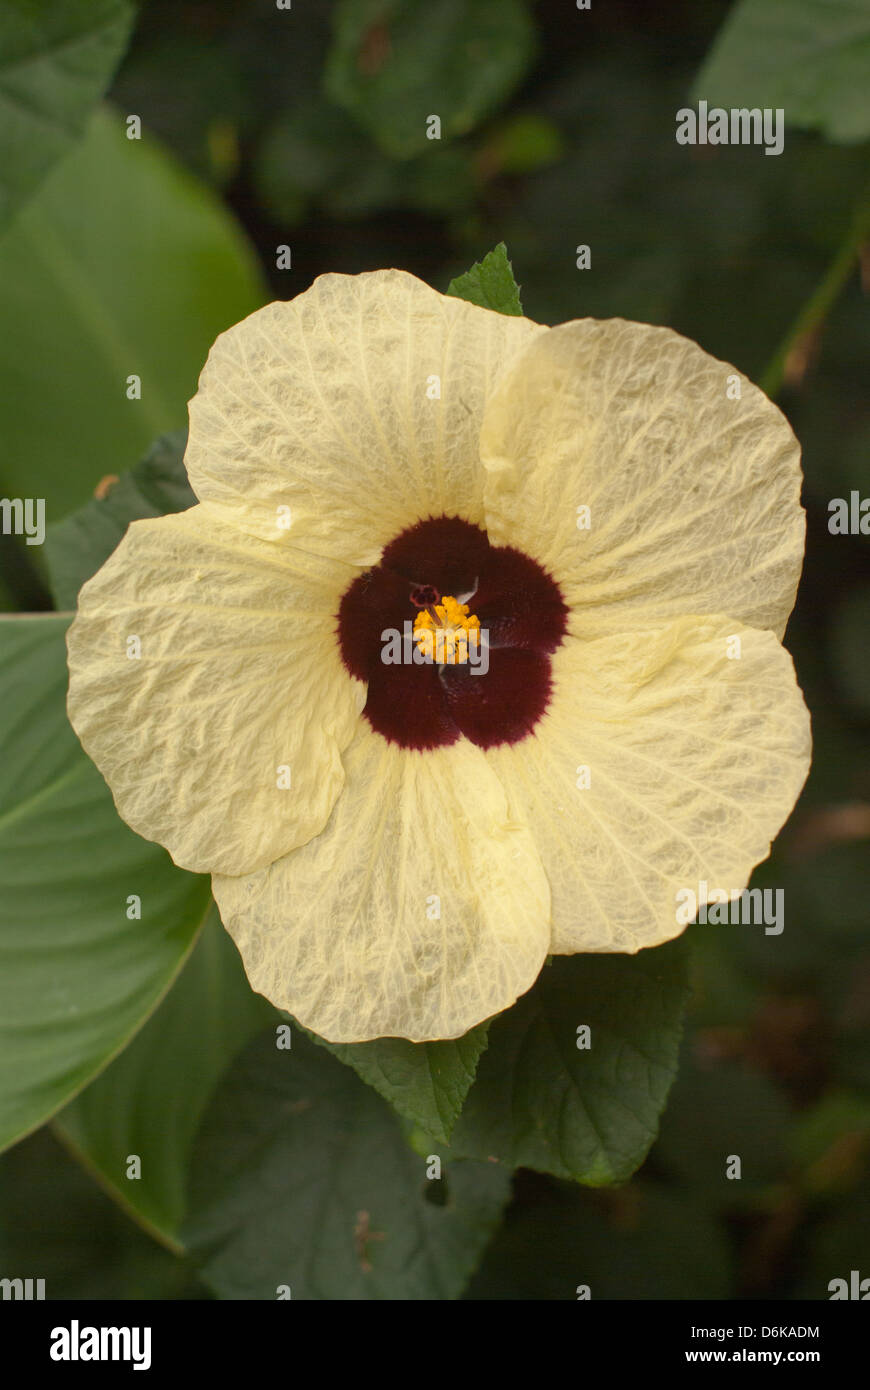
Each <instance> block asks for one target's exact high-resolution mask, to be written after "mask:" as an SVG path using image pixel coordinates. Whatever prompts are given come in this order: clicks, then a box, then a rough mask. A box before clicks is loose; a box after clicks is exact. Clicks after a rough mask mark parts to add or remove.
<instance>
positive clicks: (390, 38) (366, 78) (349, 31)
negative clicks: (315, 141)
mask: <svg viewBox="0 0 870 1390" xmlns="http://www.w3.org/2000/svg"><path fill="white" fill-rule="evenodd" d="M333 23H334V32H335V39H334V43H333V47H332V50H331V52H330V55H329V59H328V61H327V65H326V90H327V92H328V94H329V96H331V97H332V99H333V100H334V101H337V102H338V103H339V104H340V105H342V106H344V107H346V108H347V110H348V111H350V112H351V114H352V115H354V116H355V117H356V119H357V120H358V121H359V122H360V124H361V125H364V126H365V127H366V128H367V129H368V130H369V132H370V133H371V134H372V136H373V137H374V139H375V140H376V141H377V143H378V144H379V145H380V147H381V149H383V150H384V151H385V153H386V154H389V155H392V156H393V157H394V158H399V159H406V158H408V157H409V156H410V155H413V154H417V153H418V152H419V151H421V150H424V149H426V148H427V147H431V145H432V143H433V142H432V140H431V139H430V138H429V137H428V136H427V133H426V132H427V120H428V118H429V117H430V116H438V117H439V118H440V120H441V136H442V138H444V139H447V138H448V137H449V136H452V135H465V134H466V132H467V131H469V130H471V129H472V128H473V127H474V126H476V125H477V124H478V122H479V121H481V120H483V119H484V117H486V116H488V115H490V114H491V113H492V112H493V111H494V110H495V109H496V108H497V107H498V106H499V105H500V103H501V102H502V101H504V99H505V98H506V97H507V96H509V95H510V93H511V92H512V91H513V89H514V87H515V86H516V85H517V83H518V82H519V81H520V78H521V77H522V76H523V74H524V72H525V71H526V68H527V67H528V64H529V61H530V59H531V56H532V52H533V50H534V37H535V36H534V27H533V25H532V21H531V18H530V16H529V12H528V8H527V6H526V4H525V0H475V3H474V4H473V5H468V4H466V3H465V0H340V3H339V4H338V6H337V7H336V10H335V16H334V21H333Z"/></svg>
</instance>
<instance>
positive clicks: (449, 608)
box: [414, 594, 480, 666]
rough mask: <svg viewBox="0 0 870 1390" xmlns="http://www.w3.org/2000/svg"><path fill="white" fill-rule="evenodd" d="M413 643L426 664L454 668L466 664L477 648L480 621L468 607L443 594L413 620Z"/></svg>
mask: <svg viewBox="0 0 870 1390" xmlns="http://www.w3.org/2000/svg"><path fill="white" fill-rule="evenodd" d="M414 641H415V642H416V643H417V646H418V647H419V649H420V651H421V652H422V653H423V655H424V656H425V657H426V658H427V659H428V660H429V661H435V662H437V664H438V665H439V666H455V665H458V664H461V663H463V662H467V661H468V650H469V643H470V644H471V648H472V651H479V649H480V619H479V618H478V617H476V616H475V614H474V613H469V611H468V604H467V603H460V602H459V601H458V600H457V599H455V598H453V597H452V596H451V595H450V594H445V596H444V598H442V600H441V602H440V603H435V604H428V605H427V606H426V608H424V609H423V610H422V611H421V612H420V613H418V614H417V617H416V618H415V620H414Z"/></svg>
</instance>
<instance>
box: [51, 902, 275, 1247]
mask: <svg viewBox="0 0 870 1390" xmlns="http://www.w3.org/2000/svg"><path fill="white" fill-rule="evenodd" d="M270 1012H271V1010H270V1006H269V1005H268V1004H267V1003H266V1002H265V1000H264V999H263V998H262V997H261V996H260V995H258V994H254V992H253V991H252V989H251V987H250V985H249V984H248V982H247V979H246V978H245V972H244V970H243V969H242V963H241V961H240V959H239V953H238V951H237V950H236V948H235V947H234V946H233V944H232V942H231V941H230V938H229V937H228V936H227V933H226V932H225V931H224V929H223V927H222V926H221V923H220V919H219V918H218V915H217V912H216V911H215V910H214V909H213V910H212V912H211V913H210V914H209V919H208V921H207V923H206V926H205V929H204V931H203V932H202V934H201V936H200V938H199V940H198V942H197V944H196V947H195V948H194V951H193V954H192V955H191V957H190V959H189V960H188V962H187V964H186V965H185V967H184V969H183V970H182V972H181V975H180V976H179V978H178V979H177V980H176V982H175V984H174V985H173V987H172V989H171V990H170V991H169V993H168V995H167V996H166V998H165V999H164V1000H163V1002H162V1003H161V1005H160V1007H159V1008H158V1009H157V1010H156V1011H155V1013H154V1014H153V1015H152V1017H151V1018H150V1019H149V1020H148V1022H147V1023H146V1024H145V1027H144V1028H142V1029H141V1031H140V1032H139V1033H137V1035H136V1037H135V1038H134V1039H133V1041H132V1042H131V1043H130V1045H129V1047H126V1048H125V1049H124V1051H123V1052H122V1053H121V1055H120V1057H117V1058H116V1059H115V1061H114V1062H113V1063H112V1064H111V1066H109V1067H107V1068H106V1070H105V1071H104V1072H103V1073H102V1075H100V1076H98V1077H97V1079H96V1080H95V1081H92V1082H91V1084H90V1086H88V1088H87V1090H85V1091H82V1092H81V1094H80V1095H79V1096H77V1097H76V1099H75V1100H74V1101H73V1102H72V1104H71V1105H68V1106H67V1107H66V1109H65V1110H62V1111H61V1113H60V1115H59V1116H58V1117H57V1119H56V1121H55V1123H56V1124H57V1125H58V1127H59V1129H60V1131H61V1133H62V1135H63V1137H64V1138H65V1139H66V1140H67V1142H69V1143H70V1144H71V1145H72V1147H73V1148H74V1149H75V1150H76V1151H77V1152H78V1154H79V1155H80V1156H81V1157H82V1158H84V1159H85V1161H86V1162H87V1164H88V1166H89V1167H90V1168H92V1169H95V1170H96V1171H97V1173H98V1174H99V1175H100V1177H101V1179H102V1181H103V1183H104V1184H105V1185H106V1186H107V1187H108V1188H109V1190H110V1191H111V1192H112V1194H113V1195H114V1196H115V1197H116V1199H118V1200H120V1202H121V1204H122V1205H123V1206H125V1207H127V1208H128V1209H129V1210H131V1211H132V1213H133V1214H134V1215H135V1216H136V1217H137V1219H138V1220H140V1221H141V1222H142V1223H143V1224H145V1225H146V1226H149V1227H151V1228H152V1229H154V1230H155V1231H156V1232H157V1233H158V1234H159V1235H160V1236H161V1237H162V1238H163V1239H165V1240H167V1241H169V1242H170V1243H174V1242H175V1238H176V1235H177V1231H178V1226H179V1223H180V1221H181V1218H182V1216H183V1215H184V1196H185V1186H186V1182H187V1165H188V1159H189V1156H190V1149H191V1145H192V1143H193V1138H194V1135H195V1134H196V1130H197V1127H198V1125H199V1122H200V1119H201V1118H202V1113H203V1110H204V1109H205V1106H206V1104H207V1103H208V1100H209V1097H210V1096H211V1094H212V1092H213V1090H214V1088H215V1086H216V1085H217V1083H218V1080H219V1078H220V1076H221V1075H222V1073H223V1072H224V1071H225V1069H226V1068H227V1067H228V1065H229V1063H230V1062H231V1061H232V1059H233V1057H234V1056H235V1055H236V1053H237V1052H238V1051H239V1050H240V1048H242V1047H243V1046H244V1044H245V1043H246V1042H247V1041H248V1040H249V1039H250V1038H251V1037H253V1035H254V1034H255V1033H256V1032H258V1031H259V1030H261V1029H262V1027H263V1024H264V1022H266V1020H267V1019H268V1017H269V1014H270ZM133 1154H135V1155H138V1157H139V1158H140V1160H141V1176H140V1177H138V1178H128V1176H127V1171H128V1164H127V1159H128V1156H129V1155H133Z"/></svg>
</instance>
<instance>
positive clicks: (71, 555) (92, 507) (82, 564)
mask: <svg viewBox="0 0 870 1390" xmlns="http://www.w3.org/2000/svg"><path fill="white" fill-rule="evenodd" d="M186 443H187V434H186V432H185V431H184V430H176V431H174V433H172V434H164V435H161V437H160V438H159V439H158V440H156V442H155V443H154V444H153V445H152V447H151V448H150V449H149V450H148V453H147V454H146V455H145V457H144V458H143V459H141V460H140V461H139V463H137V464H136V466H135V468H131V469H130V470H129V471H128V472H127V473H122V474H121V476H120V477H119V478H118V480H117V482H115V483H113V484H112V485H111V486H110V487H109V489H108V491H107V493H106V495H105V496H104V497H100V498H92V499H91V501H90V502H86V503H85V505H84V506H83V507H79V508H78V510H77V511H75V512H73V513H72V514H71V515H70V516H67V517H64V519H63V521H59V522H57V523H56V524H55V525H54V526H50V527H49V528H48V531H47V533H46V538H45V551H46V559H47V561H48V572H49V575H50V576H51V587H52V592H53V593H54V600H55V603H56V604H57V606H58V608H63V609H71V608H75V606H76V600H77V598H78V592H79V589H80V588H81V587H82V585H83V584H84V583H85V582H86V580H88V579H90V578H91V576H92V575H94V574H96V572H97V570H98V569H100V567H101V566H102V565H104V564H105V562H106V560H108V558H109V556H110V555H111V553H112V551H113V550H114V549H115V547H116V546H117V545H118V543H119V542H120V541H121V540H122V539H123V537H124V533H125V531H126V530H127V527H128V526H129V524H130V522H131V521H139V520H140V519H141V518H143V517H150V516H166V514H167V513H168V512H183V511H185V510H186V509H187V508H188V507H192V506H193V505H194V504H195V502H196V496H195V494H194V492H193V489H192V488H191V486H190V483H189V482H188V481H187V471H186V470H185V467H184V450H185V446H186Z"/></svg>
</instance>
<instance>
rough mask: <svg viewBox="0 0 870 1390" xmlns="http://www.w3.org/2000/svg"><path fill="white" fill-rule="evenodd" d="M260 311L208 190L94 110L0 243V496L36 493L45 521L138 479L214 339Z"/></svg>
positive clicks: (239, 251) (248, 265) (239, 242)
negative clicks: (131, 390)
mask: <svg viewBox="0 0 870 1390" xmlns="http://www.w3.org/2000/svg"><path fill="white" fill-rule="evenodd" d="M261 302H262V290H261V286H260V281H259V276H258V273H257V270H256V267H255V263H254V258H253V253H252V252H251V250H250V248H249V247H248V245H247V243H246V242H245V241H244V240H243V238H242V236H241V234H240V233H239V231H238V230H237V228H236V227H235V225H234V223H233V222H232V221H231V220H230V219H229V217H228V215H227V214H226V212H225V211H224V210H223V208H222V206H221V205H220V203H219V202H218V201H217V199H216V198H215V197H214V195H213V194H211V193H210V192H209V191H208V190H207V189H205V188H204V187H203V186H202V185H200V184H199V183H197V182H196V180H194V179H193V178H191V177H190V175H189V174H187V173H185V172H184V171H183V170H181V169H180V168H178V166H176V165H175V164H174V163H173V162H172V161H171V160H170V159H169V158H168V157H167V156H166V155H165V154H164V153H163V152H162V151H161V150H160V149H159V148H158V147H157V146H155V145H154V144H152V142H151V141H149V140H147V139H142V140H127V138H126V136H125V134H124V130H123V127H122V126H121V124H120V122H119V121H118V120H117V119H116V118H114V117H112V116H110V115H109V114H107V113H106V112H103V111H101V112H98V113H97V115H96V116H95V118H94V120H93V122H92V124H91V126H90V130H89V132H88V135H87V137H86V138H85V140H84V141H83V143H82V144H81V145H79V147H78V148H77V149H76V150H75V151H74V153H73V154H71V155H70V157H69V158H68V159H66V160H65V161H64V163H63V164H62V165H61V166H60V167H59V168H58V169H56V170H55V171H54V173H53V174H52V176H51V178H50V179H49V180H48V182H47V183H46V184H45V186H44V188H43V189H42V190H41V192H40V193H39V195H38V196H37V197H36V198H35V199H33V201H32V202H31V203H29V205H28V206H27V207H26V208H25V209H24V211H23V212H22V213H21V214H20V216H19V217H18V218H17V219H16V221H15V223H14V225H13V226H12V227H11V228H10V229H9V230H8V231H7V233H6V235H5V236H4V237H3V238H2V240H0V318H2V322H3V334H2V336H0V376H2V379H3V383H4V389H3V393H2V397H0V440H2V445H0V495H3V496H10V497H14V496H18V497H33V496H42V497H45V498H47V499H48V506H49V516H48V520H49V522H54V521H57V520H59V518H60V517H61V516H62V515H63V514H64V513H65V512H67V511H69V510H70V509H71V508H73V507H76V506H78V505H80V504H81V503H82V502H84V501H86V500H87V499H88V498H90V497H91V496H92V495H93V492H94V488H95V486H96V485H97V483H98V482H99V481H100V479H101V478H103V477H104V476H105V475H107V474H114V475H118V474H120V473H122V472H123V471H124V470H125V469H126V468H131V467H132V466H133V465H134V464H135V463H136V462H137V460H138V459H139V458H141V457H142V455H143V453H144V452H145V450H146V449H147V448H148V446H149V445H150V444H151V442H152V440H154V439H155V438H156V437H157V436H158V435H159V434H162V433H164V432H165V431H167V430H172V429H177V428H180V427H183V426H184V424H185V422H186V419H187V404H186V403H187V401H188V400H189V398H190V397H191V396H192V395H193V392H194V390H195V388H196V381H197V376H198V374H199V372H200V370H201V368H202V366H203V363H204V361H205V358H206V356H207V353H208V350H209V348H210V346H211V344H212V342H213V341H214V339H215V337H216V336H217V334H218V333H220V332H221V331H222V330H223V329H225V328H227V327H228V326H229V325H230V324H232V323H235V322H237V321H238V320H239V319H241V318H244V317H245V316H246V315H247V314H249V313H250V312H251V311H252V310H253V309H255V308H256V307H257V306H258V304H260V303H261ZM129 376H138V377H139V378H140V379H141V399H140V400H136V399H128V397H127V389H128V387H127V378H128V377H129Z"/></svg>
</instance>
